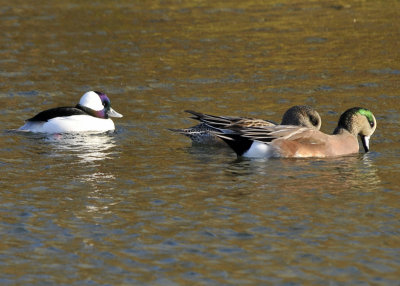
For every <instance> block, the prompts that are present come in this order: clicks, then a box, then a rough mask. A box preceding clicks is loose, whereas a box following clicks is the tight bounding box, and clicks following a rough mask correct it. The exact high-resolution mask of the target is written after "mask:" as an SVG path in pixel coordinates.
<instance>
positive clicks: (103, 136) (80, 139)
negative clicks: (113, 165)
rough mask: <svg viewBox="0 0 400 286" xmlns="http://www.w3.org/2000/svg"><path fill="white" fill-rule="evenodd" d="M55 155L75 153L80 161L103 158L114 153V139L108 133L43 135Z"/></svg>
mask: <svg viewBox="0 0 400 286" xmlns="http://www.w3.org/2000/svg"><path fill="white" fill-rule="evenodd" d="M45 141H46V142H48V143H51V145H52V147H53V148H54V149H55V151H57V152H56V154H57V155H62V156H65V155H75V156H76V157H78V158H79V159H80V160H79V162H80V163H90V162H95V161H99V160H104V159H107V158H109V157H111V156H112V155H113V154H115V152H116V151H115V148H114V147H115V146H116V144H115V139H114V137H113V136H111V135H110V134H108V133H89V134H87V133H86V134H68V133H63V134H52V135H48V136H46V137H45Z"/></svg>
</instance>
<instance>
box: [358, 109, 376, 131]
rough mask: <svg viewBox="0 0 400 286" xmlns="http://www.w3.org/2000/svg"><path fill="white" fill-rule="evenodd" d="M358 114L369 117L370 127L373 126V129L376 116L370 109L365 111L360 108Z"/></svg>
mask: <svg viewBox="0 0 400 286" xmlns="http://www.w3.org/2000/svg"><path fill="white" fill-rule="evenodd" d="M357 113H359V114H361V115H364V116H365V117H367V119H368V122H369V125H371V127H373V126H374V124H375V123H374V115H373V114H372V112H371V111H369V110H368V109H364V108H360V109H359V110H358V111H357Z"/></svg>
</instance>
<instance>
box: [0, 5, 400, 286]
mask: <svg viewBox="0 0 400 286" xmlns="http://www.w3.org/2000/svg"><path fill="white" fill-rule="evenodd" d="M56 2H57V1H56ZM58 2H59V1H58ZM103 2H104V1H103ZM103 2H92V1H79V2H78V1H69V2H68V3H61V2H60V3H54V1H39V2H37V1H16V2H15V1H14V2H13V4H10V3H9V2H6V1H1V0H0V4H1V5H0V7H1V8H0V26H1V27H2V29H1V35H2V36H1V41H0V55H1V56H0V67H1V69H0V102H1V106H2V109H1V111H0V116H1V121H2V123H3V128H2V130H1V132H0V170H1V171H0V176H1V181H0V187H1V192H0V237H1V242H0V273H1V274H0V284H2V285H28V284H29V285H38V284H40V285H46V284H49V285H124V284H125V285H132V284H141V285H143V284H147V285H184V284H188V285H192V284H211V285H229V284H237V285H250V284H256V285H260V284H263V285H398V283H399V282H398V281H399V279H400V277H399V273H400V260H399V251H400V248H399V245H400V238H399V234H400V232H399V229H400V222H399V215H400V205H399V187H398V186H399V182H400V181H399V178H400V177H398V176H399V166H400V158H399V147H400V145H399V139H398V135H399V131H398V126H399V119H400V118H399V108H398V106H399V103H400V102H399V100H400V99H399V96H398V90H399V75H400V64H399V61H398V59H399V58H400V52H399V48H398V43H399V40H400V33H399V31H400V22H399V21H398V14H399V13H398V11H400V10H399V9H400V2H399V1H350V2H346V3H344V2H335V1H323V2H320V1H303V2H298V1H223V2H216V1H117V2H116V1H113V2H110V1H108V3H103ZM87 90H102V91H104V92H105V93H107V94H108V95H109V97H110V99H111V102H112V105H113V108H114V109H115V110H116V111H118V112H120V113H122V114H123V115H124V117H123V118H117V119H115V120H114V122H115V124H116V127H117V129H116V131H115V132H113V133H106V134H87V135H79V136H78V135H66V134H62V135H51V136H46V135H37V134H36V135H35V134H29V133H28V134H27V133H22V134H21V133H17V132H15V131H13V130H14V129H15V128H18V127H19V126H21V125H22V124H23V120H25V119H27V118H29V117H31V116H33V115H35V114H36V113H37V112H39V111H41V110H43V109H46V108H51V107H55V106H65V105H75V104H76V103H77V101H78V100H79V98H80V96H81V95H82V94H83V93H84V92H86V91H87ZM295 104H309V105H312V106H313V107H314V108H316V109H317V110H318V111H319V113H320V114H321V117H322V119H323V126H322V130H324V131H325V132H331V131H332V130H333V129H334V127H335V123H336V121H337V119H338V117H339V115H340V114H341V113H342V112H343V111H344V110H345V109H347V108H349V107H352V106H364V107H367V108H369V109H371V110H372V111H373V113H374V114H375V116H376V117H377V120H378V128H377V131H376V132H375V134H374V135H373V137H372V139H371V152H370V153H368V154H362V153H360V154H358V155H353V156H347V157H342V158H334V159H306V160H305V159H272V160H243V159H237V158H236V156H235V155H234V153H233V152H232V151H231V150H229V149H228V148H210V147H204V146H203V147H202V146H191V143H190V140H188V139H187V138H184V137H181V136H179V135H177V134H173V133H171V132H169V131H168V130H167V128H179V127H186V126H190V125H191V124H194V123H195V122H193V121H192V120H190V119H188V118H187V117H188V116H187V114H185V113H184V112H183V110H185V109H193V110H199V111H203V112H208V113H211V114H221V115H243V116H254V117H261V118H268V119H271V120H275V121H279V120H280V117H281V114H283V112H284V111H285V110H286V109H287V108H288V107H290V106H292V105H295Z"/></svg>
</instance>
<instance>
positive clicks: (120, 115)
mask: <svg viewBox="0 0 400 286" xmlns="http://www.w3.org/2000/svg"><path fill="white" fill-rule="evenodd" d="M107 115H108V116H110V117H122V114H121V113H118V112H116V111H115V110H114V109H112V108H111V107H110V110H109V111H108V112H107Z"/></svg>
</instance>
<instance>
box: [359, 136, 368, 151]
mask: <svg viewBox="0 0 400 286" xmlns="http://www.w3.org/2000/svg"><path fill="white" fill-rule="evenodd" d="M361 142H362V144H363V147H364V150H365V153H367V152H368V151H369V136H362V137H361Z"/></svg>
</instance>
